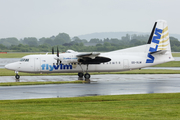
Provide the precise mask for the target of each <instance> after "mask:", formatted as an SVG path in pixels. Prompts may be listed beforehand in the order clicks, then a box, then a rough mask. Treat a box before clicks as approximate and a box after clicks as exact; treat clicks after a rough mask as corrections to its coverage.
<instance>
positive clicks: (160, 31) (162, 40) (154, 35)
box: [146, 20, 172, 63]
mask: <svg viewBox="0 0 180 120" xmlns="http://www.w3.org/2000/svg"><path fill="white" fill-rule="evenodd" d="M147 44H150V45H149V53H148V55H147V57H148V59H147V60H146V63H153V62H154V59H155V57H154V54H166V55H167V54H169V56H171V57H172V54H171V47H170V39H169V31H168V26H167V22H166V21H165V20H157V21H156V22H155V24H154V27H153V30H152V32H151V35H150V37H149V40H148V43H147ZM171 57H169V58H171Z"/></svg>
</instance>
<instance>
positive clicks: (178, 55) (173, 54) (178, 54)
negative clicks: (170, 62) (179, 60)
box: [172, 53, 180, 57]
mask: <svg viewBox="0 0 180 120" xmlns="http://www.w3.org/2000/svg"><path fill="white" fill-rule="evenodd" d="M172 56H173V57H180V53H172Z"/></svg>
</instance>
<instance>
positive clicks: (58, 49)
mask: <svg viewBox="0 0 180 120" xmlns="http://www.w3.org/2000/svg"><path fill="white" fill-rule="evenodd" d="M57 57H59V49H58V46H57ZM56 64H57V65H58V64H59V59H57V63H56Z"/></svg>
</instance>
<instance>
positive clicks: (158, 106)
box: [0, 93, 180, 120]
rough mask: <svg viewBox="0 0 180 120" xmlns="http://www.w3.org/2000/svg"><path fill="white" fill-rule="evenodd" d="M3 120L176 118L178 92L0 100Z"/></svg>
mask: <svg viewBox="0 0 180 120" xmlns="http://www.w3.org/2000/svg"><path fill="white" fill-rule="evenodd" d="M0 106H1V107H0V119H2V120H7V119H9V120H32V119H33V120H42V119H43V120H60V119H64V120H94V119H95V120H100V119H104V120H111V119H113V120H120V119H128V120H132V119H133V120H134V119H135V120H147V119H148V120H159V119H163V120H164V119H166V120H178V119H179V118H180V93H172V94H139V95H111V96H95V97H94V96H91V97H75V98H48V99H29V100H1V101H0Z"/></svg>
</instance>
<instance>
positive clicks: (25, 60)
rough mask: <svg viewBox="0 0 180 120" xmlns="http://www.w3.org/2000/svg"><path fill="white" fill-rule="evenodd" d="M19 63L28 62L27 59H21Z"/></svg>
mask: <svg viewBox="0 0 180 120" xmlns="http://www.w3.org/2000/svg"><path fill="white" fill-rule="evenodd" d="M20 61H21V62H29V59H25V58H22V59H20Z"/></svg>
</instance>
